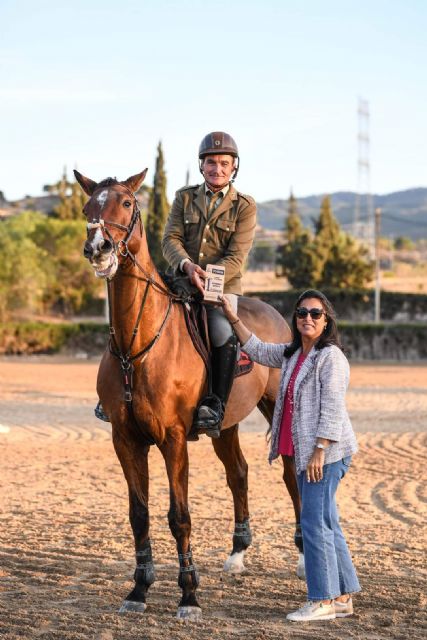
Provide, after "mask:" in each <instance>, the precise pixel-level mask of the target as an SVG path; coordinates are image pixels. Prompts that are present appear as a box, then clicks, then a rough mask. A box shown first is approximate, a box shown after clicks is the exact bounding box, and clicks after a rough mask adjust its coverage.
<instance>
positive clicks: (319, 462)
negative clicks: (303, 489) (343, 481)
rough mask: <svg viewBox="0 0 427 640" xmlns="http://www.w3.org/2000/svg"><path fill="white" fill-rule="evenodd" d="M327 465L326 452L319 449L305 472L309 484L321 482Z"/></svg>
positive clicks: (314, 453)
mask: <svg viewBox="0 0 427 640" xmlns="http://www.w3.org/2000/svg"><path fill="white" fill-rule="evenodd" d="M324 464H325V452H324V450H323V449H318V448H317V447H316V448H315V450H314V451H313V455H312V456H311V458H310V461H309V463H308V465H307V469H306V471H305V473H306V477H307V482H319V481H320V480H321V479H322V478H323V465H324Z"/></svg>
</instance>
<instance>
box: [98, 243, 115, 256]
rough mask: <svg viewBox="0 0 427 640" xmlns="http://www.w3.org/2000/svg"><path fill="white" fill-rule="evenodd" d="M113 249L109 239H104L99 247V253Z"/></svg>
mask: <svg viewBox="0 0 427 640" xmlns="http://www.w3.org/2000/svg"><path fill="white" fill-rule="evenodd" d="M112 249H113V245H112V244H111V242H110V241H109V240H104V242H103V243H102V247H100V250H101V253H110V252H111V251H112Z"/></svg>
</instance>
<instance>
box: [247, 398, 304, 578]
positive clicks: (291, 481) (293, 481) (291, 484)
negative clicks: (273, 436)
mask: <svg viewBox="0 0 427 640" xmlns="http://www.w3.org/2000/svg"><path fill="white" fill-rule="evenodd" d="M258 409H259V410H260V411H261V413H262V415H263V416H264V418H265V419H266V420H267V422H268V423H269V425H270V426H271V423H272V421H273V412H274V400H272V399H270V398H268V397H267V396H263V397H262V398H261V400H260V402H259V403H258ZM282 460H283V480H284V483H285V485H286V489H287V490H288V493H289V495H290V498H291V500H292V505H293V507H294V512H295V534H294V542H295V545H296V547H297V549H298V551H299V557H298V565H297V576H298V578H301V580H304V578H305V570H304V554H303V549H302V534H301V525H300V514H301V498H300V495H299V491H298V485H297V478H296V472H295V462H294V459H293V458H292V457H291V456H282Z"/></svg>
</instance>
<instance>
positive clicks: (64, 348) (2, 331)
mask: <svg viewBox="0 0 427 640" xmlns="http://www.w3.org/2000/svg"><path fill="white" fill-rule="evenodd" d="M339 330H340V336H341V339H342V342H343V345H344V348H345V350H346V352H347V353H348V355H349V357H350V358H352V359H355V360H394V361H406V362H416V361H419V360H421V359H427V325H426V324H425V323H424V324H421V323H419V324H416V323H412V324H409V323H406V324H387V323H381V324H374V323H357V324H356V323H350V322H340V323H339ZM107 343H108V327H107V325H104V324H96V323H80V324H72V323H61V324H53V323H42V322H23V323H13V322H9V323H5V324H3V325H2V326H1V327H0V354H6V355H11V354H36V353H39V354H40V353H47V354H49V353H58V352H60V351H61V352H67V353H76V352H79V351H80V352H82V351H83V352H85V353H88V354H89V355H100V354H101V353H102V352H103V351H104V350H105V348H106V346H107Z"/></svg>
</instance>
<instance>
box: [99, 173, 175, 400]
mask: <svg viewBox="0 0 427 640" xmlns="http://www.w3.org/2000/svg"><path fill="white" fill-rule="evenodd" d="M120 186H122V187H124V188H125V189H126V187H125V185H120ZM127 191H128V192H129V194H130V195H131V197H132V198H133V199H134V208H133V212H132V218H131V221H130V223H129V225H128V226H125V225H122V224H119V223H118V222H113V221H111V220H104V219H102V218H99V220H97V221H95V222H88V223H87V230H88V231H91V230H92V229H102V230H103V231H105V233H106V234H107V236H108V239H109V240H110V242H111V245H112V247H113V249H114V252H115V254H116V255H118V254H119V255H120V256H122V258H125V259H126V258H129V259H130V260H131V261H132V263H133V264H134V265H135V266H136V267H137V268H138V269H139V271H141V273H142V274H143V276H142V278H141V279H142V280H143V281H144V282H145V283H146V286H145V291H144V294H143V297H142V300H141V304H140V307H139V310H138V315H137V318H136V322H135V326H134V328H133V331H132V337H131V340H130V343H129V346H128V348H127V349H126V350H125V351H124V352H123V351H122V350H121V349H120V347H119V345H118V343H117V339H116V331H115V329H114V326H113V317H112V308H111V280H112V279H110V278H107V294H108V317H109V333H110V340H109V345H108V346H109V350H110V353H111V354H112V355H113V356H115V357H116V358H117V359H118V360H119V361H120V366H121V369H122V373H123V384H124V389H125V401H126V403H127V405H128V407H129V409H130V410H132V397H133V396H132V390H133V372H134V369H135V365H134V362H135V360H138V358H141V360H140V363H142V362H143V361H144V360H145V358H146V357H147V355H148V353H149V352H150V351H151V349H152V348H153V347H154V345H155V344H156V342H157V341H158V340H159V339H160V336H161V334H162V332H163V329H164V327H165V325H166V322H167V319H168V317H169V314H170V312H171V309H172V303H173V302H177V301H179V302H182V299H181V297H180V296H178V295H175V294H174V293H172V292H171V291H169V290H168V289H167V288H166V287H163V286H162V285H161V284H160V283H159V282H157V281H156V280H155V279H154V278H153V277H152V276H151V275H150V274H149V273H147V271H146V270H145V269H144V268H143V266H142V265H141V264H140V263H139V262H138V260H137V259H136V256H135V255H134V254H133V253H132V252H131V251H130V250H129V246H128V244H129V241H130V239H131V238H132V235H133V232H134V230H135V228H136V224H137V222H138V220H139V224H140V232H141V237H142V235H143V225H142V219H141V212H140V209H139V207H138V202H137V199H136V198H135V196H134V194H133V193H132V192H131V191H130V190H128V189H127ZM107 225H108V226H110V227H114V228H115V229H119V230H120V231H125V232H126V237H125V238H124V239H122V240H119V241H118V242H116V241H115V240H114V238H113V236H112V235H111V233H110V231H109V230H108V227H107ZM150 287H152V288H153V289H155V290H157V291H158V292H159V293H162V294H163V295H166V296H167V297H168V299H169V303H168V308H167V311H166V314H165V316H164V318H163V321H162V323H161V325H160V328H159V329H158V331H157V333H156V334H155V335H154V337H153V338H152V339H151V340H150V342H149V343H148V344H147V345H146V346H145V347H144V348H143V349H141V350H140V351H138V353H135V354H134V355H132V347H133V345H134V342H135V339H136V336H137V334H138V331H139V327H140V323H141V318H142V314H143V311H144V307H145V303H146V301H147V297H148V292H149V289H150Z"/></svg>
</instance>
